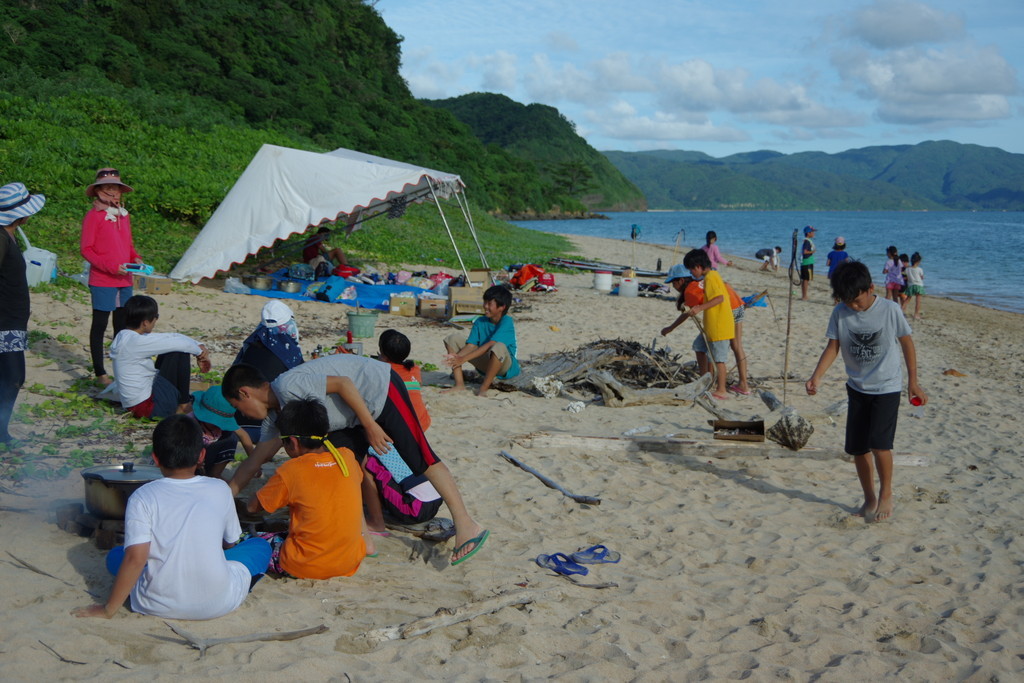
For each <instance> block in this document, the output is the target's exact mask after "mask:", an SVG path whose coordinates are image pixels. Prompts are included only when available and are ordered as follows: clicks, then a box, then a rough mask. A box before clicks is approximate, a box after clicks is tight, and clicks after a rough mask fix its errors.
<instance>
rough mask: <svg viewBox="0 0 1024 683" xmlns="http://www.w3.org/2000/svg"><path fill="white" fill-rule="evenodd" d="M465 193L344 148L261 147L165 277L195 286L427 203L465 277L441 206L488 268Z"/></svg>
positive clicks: (446, 181)
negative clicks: (257, 259)
mask: <svg viewBox="0 0 1024 683" xmlns="http://www.w3.org/2000/svg"><path fill="white" fill-rule="evenodd" d="M465 187H466V186H465V184H464V183H463V182H462V179H461V178H459V176H457V175H454V174H452V173H445V172H443V171H435V170H432V169H429V168H423V167H420V166H414V165H412V164H406V163H402V162H400V161H392V160H391V159H385V158H383V157H376V156H373V155H370V154H363V153H362V152H354V151H352V150H348V149H336V150H334V151H333V152H328V153H326V154H319V153H316V152H305V151H302V150H298V149H291V148H289V147H278V146H276V145H263V146H262V147H261V148H260V150H259V151H258V152H257V153H256V156H254V157H253V159H252V161H250V162H249V165H248V166H247V167H246V169H245V171H244V172H243V173H242V175H241V177H239V179H238V181H237V182H236V183H235V185H234V187H232V188H231V190H230V191H229V192H228V194H227V196H226V197H225V198H224V201H222V202H221V204H220V206H218V207H217V210H216V211H214V213H213V215H212V216H211V217H210V220H209V221H208V222H207V223H206V225H205V226H203V229H202V230H201V231H200V233H199V235H198V236H197V237H196V239H195V240H194V241H193V242H192V245H191V246H190V247H189V248H188V250H187V251H186V252H185V254H184V255H183V256H182V257H181V259H180V260H179V261H178V263H177V265H176V266H175V267H174V269H173V270H172V271H171V273H170V276H171V277H172V278H173V279H175V280H189V281H191V282H193V283H195V282H198V281H199V280H201V279H203V278H204V277H212V276H213V275H214V274H216V273H217V272H218V271H223V270H227V269H229V268H230V267H231V266H232V265H233V264H235V263H241V262H243V261H245V259H246V258H247V257H248V256H250V255H251V254H255V253H256V252H257V251H259V250H260V249H261V248H263V247H269V246H271V245H272V244H274V242H275V241H277V240H280V239H285V238H287V237H288V236H290V235H293V234H295V233H301V232H305V231H306V230H307V229H308V228H309V227H311V226H318V225H321V224H323V223H325V222H334V221H338V220H344V221H345V222H346V223H347V224H348V230H349V232H351V231H352V230H355V229H358V227H359V226H360V224H361V223H362V222H364V221H366V220H368V219H370V218H374V217H376V216H380V215H383V214H385V213H387V212H389V211H391V212H400V211H401V209H402V207H403V206H404V205H405V204H408V203H413V202H424V201H431V202H433V203H434V204H435V205H436V206H437V209H438V212H439V214H440V216H441V220H442V222H443V223H444V227H445V230H447V232H448V237H449V239H451V241H452V247H453V248H454V249H455V254H456V255H457V256H458V259H459V265H460V266H461V268H462V271H463V272H464V273H466V275H467V278H468V273H467V272H466V265H465V263H463V261H462V255H461V254H460V253H459V248H458V245H456V243H455V238H454V236H453V235H452V231H451V228H450V227H449V225H448V219H447V218H446V217H445V215H444V211H443V210H442V208H441V202H440V200H441V199H450V198H455V200H456V201H457V202H458V205H459V208H460V209H461V210H462V213H463V217H464V218H465V220H466V223H467V225H468V226H469V231H470V234H471V235H472V236H473V241H474V243H475V244H476V248H477V251H478V252H479V253H480V259H481V261H482V262H483V265H484V267H488V266H487V259H486V257H485V256H484V253H483V249H481V247H480V241H479V240H478V239H477V236H476V228H475V226H474V225H473V219H472V216H471V215H470V212H469V205H468V203H467V202H466V199H465Z"/></svg>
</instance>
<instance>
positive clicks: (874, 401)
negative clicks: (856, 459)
mask: <svg viewBox="0 0 1024 683" xmlns="http://www.w3.org/2000/svg"><path fill="white" fill-rule="evenodd" d="M846 395H847V397H848V399H849V400H848V407H847V409H846V452H847V453H849V454H850V455H867V454H868V453H869V452H870V451H873V450H877V451H891V450H892V444H893V441H894V440H895V438H896V418H897V416H898V415H899V412H900V392H898V391H896V392H893V393H889V394H865V393H862V392H860V391H857V390H856V389H853V388H852V387H850V385H849V384H847V385H846Z"/></svg>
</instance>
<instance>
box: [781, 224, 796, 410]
mask: <svg viewBox="0 0 1024 683" xmlns="http://www.w3.org/2000/svg"><path fill="white" fill-rule="evenodd" d="M797 233H798V231H797V230H793V253H792V256H791V257H790V260H789V305H788V306H787V307H786V360H785V362H784V364H783V367H782V405H786V383H787V382H788V381H789V333H790V330H791V329H792V326H793V272H794V271H795V270H796V241H797Z"/></svg>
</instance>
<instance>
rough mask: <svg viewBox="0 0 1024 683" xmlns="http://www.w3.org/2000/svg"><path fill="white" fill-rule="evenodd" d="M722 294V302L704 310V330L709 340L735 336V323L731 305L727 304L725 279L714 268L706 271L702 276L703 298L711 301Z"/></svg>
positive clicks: (721, 339) (727, 295)
mask: <svg viewBox="0 0 1024 683" xmlns="http://www.w3.org/2000/svg"><path fill="white" fill-rule="evenodd" d="M719 295H721V296H722V302H721V303H719V304H718V305H717V306H712V307H711V308H709V309H707V310H706V311H704V332H706V333H707V335H708V340H709V341H713V342H714V341H723V340H725V339H732V338H733V337H735V336H736V324H735V323H734V322H733V319H732V306H730V305H729V303H730V302H729V290H728V289H726V286H725V280H723V279H722V276H721V275H719V274H718V271H716V270H710V271H708V273H707V275H705V276H704V300H705V301H711V300H712V299H714V298H715V297H716V296H719Z"/></svg>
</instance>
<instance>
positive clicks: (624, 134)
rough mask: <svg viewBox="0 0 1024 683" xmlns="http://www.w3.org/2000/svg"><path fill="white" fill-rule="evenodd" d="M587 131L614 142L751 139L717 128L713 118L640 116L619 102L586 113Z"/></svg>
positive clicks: (657, 114) (657, 113)
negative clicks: (687, 118)
mask: <svg viewBox="0 0 1024 683" xmlns="http://www.w3.org/2000/svg"><path fill="white" fill-rule="evenodd" d="M586 117H587V121H588V124H589V125H588V130H594V131H596V132H598V133H599V134H600V135H603V136H604V137H608V138H612V139H615V140H630V141H637V142H643V143H659V142H668V141H675V140H706V141H713V142H742V141H744V140H748V139H749V136H748V135H747V134H746V133H745V132H743V131H741V130H739V129H737V128H732V127H730V126H716V125H714V124H713V123H712V122H711V120H710V119H708V118H706V117H702V118H701V119H700V120H699V121H692V120H686V119H684V120H680V119H679V118H678V117H677V116H675V115H674V114H670V113H665V112H661V111H656V112H654V114H652V115H650V116H648V115H639V114H638V113H637V109H636V108H635V107H634V106H633V105H631V104H629V103H628V102H624V101H621V100H620V101H618V102H615V103H613V104H612V105H611V106H610V107H608V108H606V109H604V110H601V111H595V110H590V111H588V112H587V113H586Z"/></svg>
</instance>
